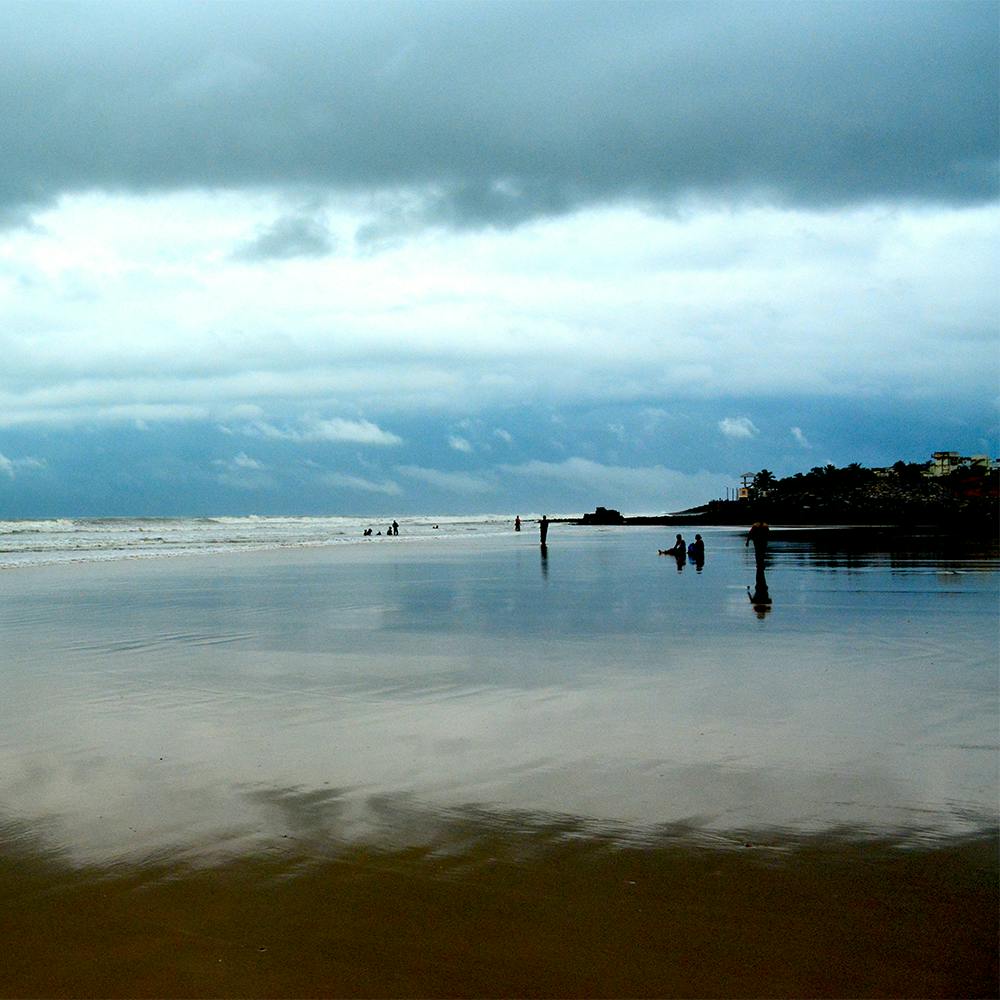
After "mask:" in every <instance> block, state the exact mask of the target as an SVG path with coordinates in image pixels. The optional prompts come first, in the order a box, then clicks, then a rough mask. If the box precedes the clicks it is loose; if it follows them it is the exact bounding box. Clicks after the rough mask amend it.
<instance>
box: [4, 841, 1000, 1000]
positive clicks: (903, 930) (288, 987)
mask: <svg viewBox="0 0 1000 1000" xmlns="http://www.w3.org/2000/svg"><path fill="white" fill-rule="evenodd" d="M495 826H496V823H495V821H494V822H489V823H485V824H483V825H482V826H477V824H476V823H474V822H471V823H467V824H460V823H458V824H456V825H455V826H454V828H452V829H451V830H450V831H449V837H450V838H451V841H450V842H449V843H448V844H443V843H439V844H437V845H435V846H432V847H425V848H419V849H404V850H398V851H384V852H378V851H373V850H371V849H367V848H363V847H356V848H352V849H349V850H347V851H345V852H344V853H343V854H342V855H340V856H339V857H336V858H328V857H324V856H323V854H324V851H325V850H328V845H322V844H317V845H314V848H315V849H314V850H311V849H310V845H308V844H302V845H297V849H296V848H291V849H290V850H288V852H287V853H281V854H279V853H270V854H263V855H260V856H254V857H243V858H240V859H238V860H235V861H233V862H231V863H228V864H225V865H221V866H216V867H211V868H207V869H202V870H189V871H184V872H178V871H177V870H176V869H175V867H174V865H173V864H172V862H169V861H164V863H163V864H162V866H157V865H156V864H155V863H149V864H147V865H144V866H140V867H136V868H134V869H125V870H115V869H114V868H111V869H104V870H100V869H95V870H70V869H67V868H66V867H64V866H63V865H62V864H60V862H59V861H58V860H57V859H54V858H52V857H48V856H46V855H45V853H44V852H32V851H22V852H21V853H20V854H18V853H16V852H15V853H13V854H11V853H8V854H5V855H4V857H3V861H2V863H0V896H2V898H3V899H4V900H5V906H4V916H3V918H2V923H0V934H2V938H3V940H4V942H5V949H4V951H5V959H4V962H3V963H2V967H0V993H2V994H3V995H4V996H12V997H13V996H34V997H41V996H53V997H56V996H58V997H62V996H66V997H69V996H109V997H118V996H148V997H154V996H191V997H205V996H275V997H287V996H331V997H333V996H463V997H472V996H560V997H572V996H580V997H582V996H662V997H668V996H678V997H738V996H747V997H749V996H754V997H757V996H760V997H766V996H797V997H807V996H817V997H819V996H824V997H844V996H852V997H853V996H896V997H915V996H927V997H932V996H933V997H958V996H961V997H986V996H995V995H996V988H997V948H996V943H997V932H998V921H997V913H998V898H997V889H996V885H997V846H998V845H997V840H996V838H995V837H992V838H978V839H974V840H970V841H969V842H966V843H961V844H948V845H945V846H942V847H937V848H934V847H924V848H920V849H912V848H910V849H902V848H900V846H899V845H898V844H893V843H889V842H872V841H851V840H842V841H838V840H830V839H826V838H817V839H815V840H813V841H804V842H802V843H800V844H798V845H796V846H795V847H793V848H789V847H788V845H787V844H781V845H768V844H766V843H765V844H754V845H753V846H750V847H744V846H742V845H739V844H734V845H733V846H732V847H729V848H722V847H702V848H696V847H692V846H690V845H685V844H683V843H666V844H661V845H659V846H648V845H647V846H644V847H641V848H638V847H631V848H623V847H621V846H615V845H613V844H611V843H608V842H602V841H601V840H599V839H591V838H586V837H584V838H580V837H574V836H571V835H569V836H568V834H571V833H572V831H567V830H566V829H564V828H562V829H561V828H552V829H547V830H538V831H535V832H533V833H531V834H530V835H528V834H517V835H513V836H509V837H505V838H501V837H499V836H498V835H497V833H496V830H495ZM463 841H464V842H465V844H466V845H467V846H464V847H461V848H460V847H459V846H458V845H460V844H461V843H462V842H463ZM470 842H471V843H470Z"/></svg>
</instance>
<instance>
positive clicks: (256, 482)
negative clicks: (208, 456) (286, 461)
mask: <svg viewBox="0 0 1000 1000" xmlns="http://www.w3.org/2000/svg"><path fill="white" fill-rule="evenodd" d="M212 464H213V465H214V466H215V467H216V468H217V469H218V470H219V472H218V475H217V476H216V478H217V480H218V482H219V483H221V484H222V485H223V486H232V487H236V488H237V489H240V490H258V489H262V488H265V487H270V486H273V485H274V480H273V479H272V477H271V476H270V475H268V473H267V466H266V465H264V463H263V462H259V461H257V459H255V458H251V457H250V456H249V455H248V454H246V452H242V451H241V452H240V453H239V454H238V455H234V456H233V457H232V458H229V459H224V458H217V459H215V460H214V461H213V462H212Z"/></svg>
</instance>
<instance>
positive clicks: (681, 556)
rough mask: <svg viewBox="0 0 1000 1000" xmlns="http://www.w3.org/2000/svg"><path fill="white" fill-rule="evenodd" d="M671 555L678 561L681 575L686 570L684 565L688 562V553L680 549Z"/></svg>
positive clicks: (678, 569) (678, 570)
mask: <svg viewBox="0 0 1000 1000" xmlns="http://www.w3.org/2000/svg"><path fill="white" fill-rule="evenodd" d="M671 554H672V555H673V557H674V558H675V559H676V560H677V572H678V573H680V572H681V571H682V570H683V569H684V564H685V563H686V562H687V552H686V551H685V550H684V549H678V550H677V551H676V552H673V553H671Z"/></svg>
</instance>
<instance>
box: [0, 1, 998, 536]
mask: <svg viewBox="0 0 1000 1000" xmlns="http://www.w3.org/2000/svg"><path fill="white" fill-rule="evenodd" d="M998 40H1000V7H998V6H997V4H996V3H993V2H973V3H965V2H960V0H947V2H920V0H908V2H900V3H884V2H880V0H866V2H864V3H856V2H851V3H841V2H835V3H827V2H796V3H772V2H767V0H764V2H756V3H714V2H698V3H686V2H671V3H658V2H645V3H633V2H630V0H620V2H613V3H612V2H598V3H591V2H587V0H578V2H544V0H535V2H531V3H520V2H506V0H492V2H472V3H470V2H466V0H441V2H433V0H424V2H418V3H410V2H399V3H396V2H381V0H371V2H333V0H331V2H325V3H312V2H281V3H277V2H273V0H269V2H267V3H256V2H230V3H221V2H217V3H207V2H199V3H190V2H184V0H176V2H156V0H151V2H143V3H141V4H139V3H132V2H129V3H116V2H110V0H107V2H94V3H76V2H44V3H40V2H35V0H29V2H23V3H22V2H9V0H0V121H2V122H3V123H4V129H3V131H4V139H3V142H2V143H0V519H3V518H34V517H72V516H88V515H89V516H160V515H170V516H184V515H212V514H236V515H239V514H358V515H363V514H391V515H405V514H419V513H428V514H433V513H441V514H444V513H462V512H469V513H484V512H495V513H507V512H509V513H511V514H513V513H515V512H520V513H522V514H525V513H530V512H542V511H545V512H548V513H580V512H582V511H585V510H592V509H593V508H594V507H595V506H597V505H602V506H608V507H615V508H617V509H620V510H622V511H623V512H625V513H629V514H636V513H658V512H663V511H673V510H680V509H684V508H686V507H690V506H693V505H696V504H699V503H703V502H705V501H707V500H710V499H714V498H716V497H721V496H725V495H726V491H727V490H728V489H731V488H732V487H734V486H735V485H737V484H738V481H739V476H740V474H741V473H743V472H747V471H756V470H759V469H761V468H768V469H770V470H772V471H773V472H775V473H776V474H777V475H790V474H793V473H794V472H798V471H807V470H808V469H810V468H812V467H814V466H817V465H825V464H828V463H833V464H836V465H846V464H848V463H850V462H860V463H862V464H863V465H867V466H880V465H888V464H891V463H893V462H895V461H896V460H898V459H904V460H906V461H924V460H926V459H928V458H929V457H930V453H931V452H932V451H936V450H956V451H961V452H962V453H963V454H983V453H988V454H991V455H993V456H994V457H996V455H998V454H1000V441H998V437H1000V416H998V400H1000V391H998V390H1000V294H998V288H1000V280H998V278H1000V274H998V270H1000V269H998V264H997V262H998V260H1000V253H998V251H1000V205H998V193H1000V185H998V163H1000V141H998V122H1000V109H998V94H1000V46H998Z"/></svg>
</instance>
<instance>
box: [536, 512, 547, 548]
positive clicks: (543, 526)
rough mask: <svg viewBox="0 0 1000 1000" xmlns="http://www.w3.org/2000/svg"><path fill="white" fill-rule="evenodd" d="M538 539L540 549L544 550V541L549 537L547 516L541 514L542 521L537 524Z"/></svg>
mask: <svg viewBox="0 0 1000 1000" xmlns="http://www.w3.org/2000/svg"><path fill="white" fill-rule="evenodd" d="M538 537H539V539H540V540H541V545H542V548H543V549H544V548H545V539H546V538H548V537H549V515H548V514H542V519H541V520H540V521H539V522H538Z"/></svg>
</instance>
